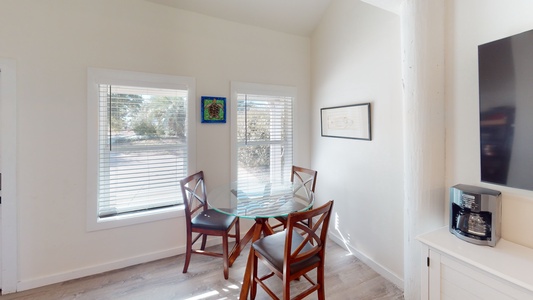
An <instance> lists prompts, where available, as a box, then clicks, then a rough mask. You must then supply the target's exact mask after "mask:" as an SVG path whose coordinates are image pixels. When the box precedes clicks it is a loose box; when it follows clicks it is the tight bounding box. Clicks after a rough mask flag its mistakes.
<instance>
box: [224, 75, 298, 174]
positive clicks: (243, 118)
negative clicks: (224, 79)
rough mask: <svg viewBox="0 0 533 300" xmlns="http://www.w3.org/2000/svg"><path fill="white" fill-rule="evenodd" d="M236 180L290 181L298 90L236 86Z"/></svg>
mask: <svg viewBox="0 0 533 300" xmlns="http://www.w3.org/2000/svg"><path fill="white" fill-rule="evenodd" d="M231 88H232V116H233V120H234V122H232V146H233V149H232V179H233V180H237V181H239V183H240V184H242V183H244V182H249V183H251V184H253V183H257V182H265V181H267V182H276V181H288V180H289V179H290V173H291V167H292V153H293V143H292V140H293V105H294V100H295V95H296V88H293V87H284V86H273V85H262V84H251V83H241V82H233V83H232V86H231Z"/></svg>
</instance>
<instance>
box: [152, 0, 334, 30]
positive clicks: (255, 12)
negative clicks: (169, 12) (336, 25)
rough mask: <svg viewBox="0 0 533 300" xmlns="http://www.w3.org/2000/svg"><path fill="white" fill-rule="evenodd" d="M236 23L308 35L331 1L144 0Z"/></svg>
mask: <svg viewBox="0 0 533 300" xmlns="http://www.w3.org/2000/svg"><path fill="white" fill-rule="evenodd" d="M147 1H149V2H153V3H158V4H162V5H167V6H171V7H175V8H178V9H183V10H188V11H192V12H196V13H200V14H204V15H208V16H211V17H216V18H220V19H225V20H228V21H233V22H237V23H243V24H248V25H253V26H257V27H262V28H267V29H271V30H275V31H280V32H286V33H290V34H295V35H300V36H306V37H310V36H311V34H312V33H313V30H314V29H315V28H316V27H317V25H318V23H319V22H320V19H321V18H322V16H323V15H324V13H325V11H326V9H327V8H328V6H329V4H330V3H331V2H332V1H333V0H147Z"/></svg>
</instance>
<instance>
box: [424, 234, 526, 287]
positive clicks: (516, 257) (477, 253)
mask: <svg viewBox="0 0 533 300" xmlns="http://www.w3.org/2000/svg"><path fill="white" fill-rule="evenodd" d="M417 240H419V241H420V242H421V243H423V244H425V245H427V246H429V247H430V248H432V249H435V250H436V251H439V252H441V253H442V254H446V255H449V256H451V257H455V258H457V259H459V260H462V261H464V262H466V263H468V264H470V265H472V266H474V267H476V268H479V269H481V270H483V271H485V272H488V273H490V274H493V275H496V276H498V277H500V278H503V279H505V280H507V281H509V282H511V283H514V284H516V285H518V286H520V287H523V288H525V289H527V290H530V291H533V275H532V274H533V249H531V248H528V247H524V246H521V245H518V244H515V243H512V242H509V241H507V240H505V239H503V238H501V239H500V240H499V241H498V243H497V244H496V246H495V247H489V246H480V245H475V244H472V243H468V242H466V241H463V240H461V239H459V238H457V237H456V236H455V235H453V234H451V233H450V231H449V230H448V227H443V228H440V229H437V230H435V231H432V232H429V233H425V234H421V235H419V236H417Z"/></svg>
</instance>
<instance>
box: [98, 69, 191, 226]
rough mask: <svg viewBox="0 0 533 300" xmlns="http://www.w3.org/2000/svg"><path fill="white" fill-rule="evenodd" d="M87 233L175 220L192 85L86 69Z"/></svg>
mask: <svg viewBox="0 0 533 300" xmlns="http://www.w3.org/2000/svg"><path fill="white" fill-rule="evenodd" d="M88 95H89V99H88V108H89V109H88V114H89V116H88V123H89V132H88V137H89V142H88V145H89V150H88V156H89V160H88V162H89V164H88V172H89V174H88V183H89V184H88V188H89V199H88V205H89V210H88V211H89V216H88V224H89V227H90V228H93V229H98V228H108V227H115V226H122V225H128V224H134V223H139V222H144V221H152V220H154V219H161V218H166V217H170V216H176V215H177V210H178V207H179V206H180V205H181V204H183V200H182V196H181V190H180V187H179V180H181V179H182V178H184V177H186V176H187V174H188V169H189V167H190V161H191V157H192V156H193V155H194V148H192V145H194V143H192V141H191V140H190V137H191V136H193V135H192V134H191V131H192V130H191V129H192V128H191V125H194V123H193V122H191V119H192V117H193V116H194V113H190V111H191V107H190V105H189V102H188V100H189V99H194V96H193V95H194V80H193V79H191V78H187V77H178V76H166V75H155V74H145V73H136V72H121V71H111V70H103V69H89V94H88Z"/></svg>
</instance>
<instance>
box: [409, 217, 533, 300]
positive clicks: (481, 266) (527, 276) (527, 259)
mask: <svg viewBox="0 0 533 300" xmlns="http://www.w3.org/2000/svg"><path fill="white" fill-rule="evenodd" d="M417 239H418V240H419V241H420V242H421V243H422V252H421V253H422V258H421V259H422V260H423V264H422V284H421V287H422V292H421V295H422V299H431V300H437V299H442V300H452V299H453V300H463V299H465V300H466V299H467V300H470V299H480V300H487V299H495V300H496V299H497V300H504V299H528V300H532V299H533V249H530V248H527V247H524V246H520V245H517V244H514V243H511V242H509V241H506V240H504V239H500V241H499V242H498V244H497V245H496V246H495V247H489V246H479V245H474V244H471V243H468V242H465V241H463V240H460V239H458V238H457V237H456V236H454V235H452V234H451V233H450V232H449V231H448V228H447V227H445V228H441V229H438V230H436V231H433V232H430V233H427V234H423V235H420V236H418V237H417Z"/></svg>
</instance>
